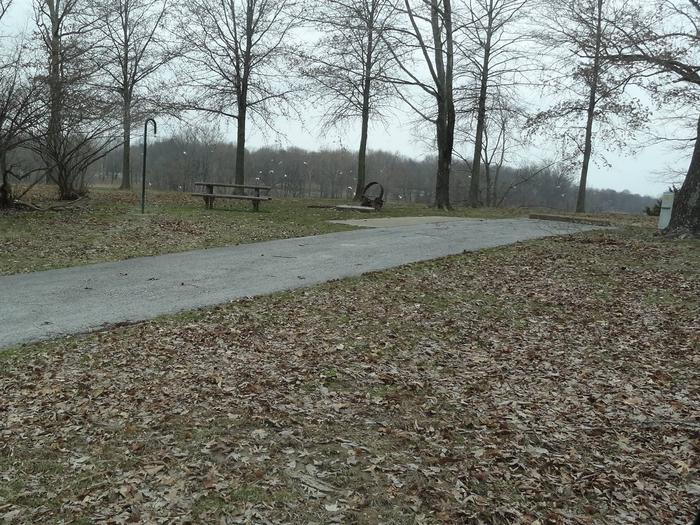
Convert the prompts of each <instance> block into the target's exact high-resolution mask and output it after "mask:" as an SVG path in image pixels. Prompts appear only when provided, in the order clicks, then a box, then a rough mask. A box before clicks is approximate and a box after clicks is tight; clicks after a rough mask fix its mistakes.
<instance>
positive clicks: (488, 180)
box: [470, 161, 492, 208]
mask: <svg viewBox="0 0 700 525" xmlns="http://www.w3.org/2000/svg"><path fill="white" fill-rule="evenodd" d="M484 178H485V179H486V207H487V208H490V207H491V204H492V203H491V167H490V166H489V162H488V161H486V162H485V163H484ZM470 200H471V199H470Z"/></svg>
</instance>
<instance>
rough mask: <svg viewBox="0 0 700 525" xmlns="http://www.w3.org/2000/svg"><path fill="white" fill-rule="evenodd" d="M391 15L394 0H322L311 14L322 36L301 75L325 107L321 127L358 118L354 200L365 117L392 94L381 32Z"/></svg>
mask: <svg viewBox="0 0 700 525" xmlns="http://www.w3.org/2000/svg"><path fill="white" fill-rule="evenodd" d="M396 18H397V10H396V5H395V0H327V1H326V2H324V3H322V4H320V5H319V6H318V8H317V11H316V12H315V13H314V14H313V16H312V17H310V19H311V21H312V22H313V23H314V25H315V26H316V27H317V28H318V29H319V30H320V31H321V34H322V35H323V36H322V37H321V39H320V40H319V41H318V42H316V43H315V44H314V46H313V47H314V52H313V53H312V54H311V56H309V57H308V58H309V59H310V60H311V62H312V65H311V66H310V67H307V68H304V75H305V76H306V77H308V78H310V79H312V81H313V82H314V84H315V86H316V89H315V90H314V91H315V92H316V95H317V100H318V101H319V102H320V103H321V104H323V106H324V107H325V108H326V114H325V123H324V124H325V125H324V128H325V129H327V128H329V127H332V126H338V125H341V124H343V123H346V122H348V121H350V120H354V119H357V118H359V119H360V121H361V130H360V146H359V151H358V154H357V182H356V185H355V200H360V199H361V198H362V191H363V189H364V187H365V185H366V173H367V163H366V159H367V138H368V130H369V122H370V119H371V118H372V117H383V116H384V114H383V112H382V111H383V109H385V106H386V103H387V101H388V100H389V99H390V98H391V96H392V94H393V90H392V89H391V88H390V86H389V85H388V84H387V83H386V78H387V76H388V74H389V72H390V71H391V67H392V65H393V58H392V56H391V53H390V51H389V49H388V47H387V45H386V42H385V40H384V37H385V35H386V34H387V32H388V31H389V30H390V29H391V27H392V26H393V25H394V24H395V22H396Z"/></svg>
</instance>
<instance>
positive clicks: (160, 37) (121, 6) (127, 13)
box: [90, 0, 177, 189]
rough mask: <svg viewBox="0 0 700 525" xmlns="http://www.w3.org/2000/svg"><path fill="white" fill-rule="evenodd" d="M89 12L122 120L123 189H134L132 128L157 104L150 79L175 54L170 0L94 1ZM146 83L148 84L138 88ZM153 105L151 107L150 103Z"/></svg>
mask: <svg viewBox="0 0 700 525" xmlns="http://www.w3.org/2000/svg"><path fill="white" fill-rule="evenodd" d="M90 7H91V14H92V15H93V16H94V17H95V19H96V20H97V21H98V22H97V25H96V29H97V33H98V34H99V36H100V37H101V43H100V48H101V52H100V54H99V55H98V57H97V58H98V63H97V65H98V66H99V67H100V69H101V70H102V71H103V72H104V73H105V76H106V81H107V82H108V84H107V86H106V88H107V90H108V91H112V92H114V93H115V94H116V95H117V96H118V97H119V102H120V105H121V121H122V136H123V145H124V148H123V150H122V181H121V186H120V188H121V189H130V188H131V131H132V122H133V120H134V117H135V115H134V111H135V110H138V112H139V113H138V114H139V116H141V115H143V113H145V112H147V111H148V110H149V109H150V110H152V109H153V107H152V106H153V97H149V96H148V93H147V92H146V91H147V90H148V88H149V87H151V88H153V87H154V86H148V81H149V80H150V79H151V78H152V77H153V76H154V74H155V73H157V72H158V71H159V70H160V69H161V68H162V67H163V66H165V65H166V64H167V63H169V62H170V61H171V60H172V59H173V58H175V57H176V56H177V50H176V49H175V48H174V47H173V46H172V45H171V43H170V42H168V41H167V40H166V39H165V37H164V31H163V29H164V25H165V20H166V12H167V10H168V7H169V3H168V0H94V3H92V5H91V6H90ZM140 88H145V89H140ZM149 106H150V107H149Z"/></svg>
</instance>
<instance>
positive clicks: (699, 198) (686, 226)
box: [666, 119, 700, 237]
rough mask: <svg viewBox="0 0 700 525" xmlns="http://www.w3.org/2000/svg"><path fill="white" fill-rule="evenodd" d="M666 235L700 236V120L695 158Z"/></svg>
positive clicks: (677, 198)
mask: <svg viewBox="0 0 700 525" xmlns="http://www.w3.org/2000/svg"><path fill="white" fill-rule="evenodd" d="M666 233H670V234H675V233H691V234H692V235H694V236H696V237H699V236H700V119H698V135H697V138H696V139H695V149H694V150H693V158H692V159H691V161H690V166H689V167H688V174H687V175H686V176H685V181H683V186H681V189H680V190H679V191H678V193H676V196H675V198H674V200H673V211H672V212H671V222H670V223H669V225H668V228H666Z"/></svg>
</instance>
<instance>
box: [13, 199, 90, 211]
mask: <svg viewBox="0 0 700 525" xmlns="http://www.w3.org/2000/svg"><path fill="white" fill-rule="evenodd" d="M86 198H87V197H86V196H83V197H80V198H78V199H75V200H73V201H70V202H63V203H56V204H49V205H48V206H37V205H36V204H32V203H31V202H24V201H20V200H15V201H14V202H13V204H14V205H15V206H17V207H19V208H26V209H29V210H34V211H61V210H67V209H70V208H73V207H74V206H75V205H76V204H77V203H79V202H81V201H83V200H85V199H86Z"/></svg>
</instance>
